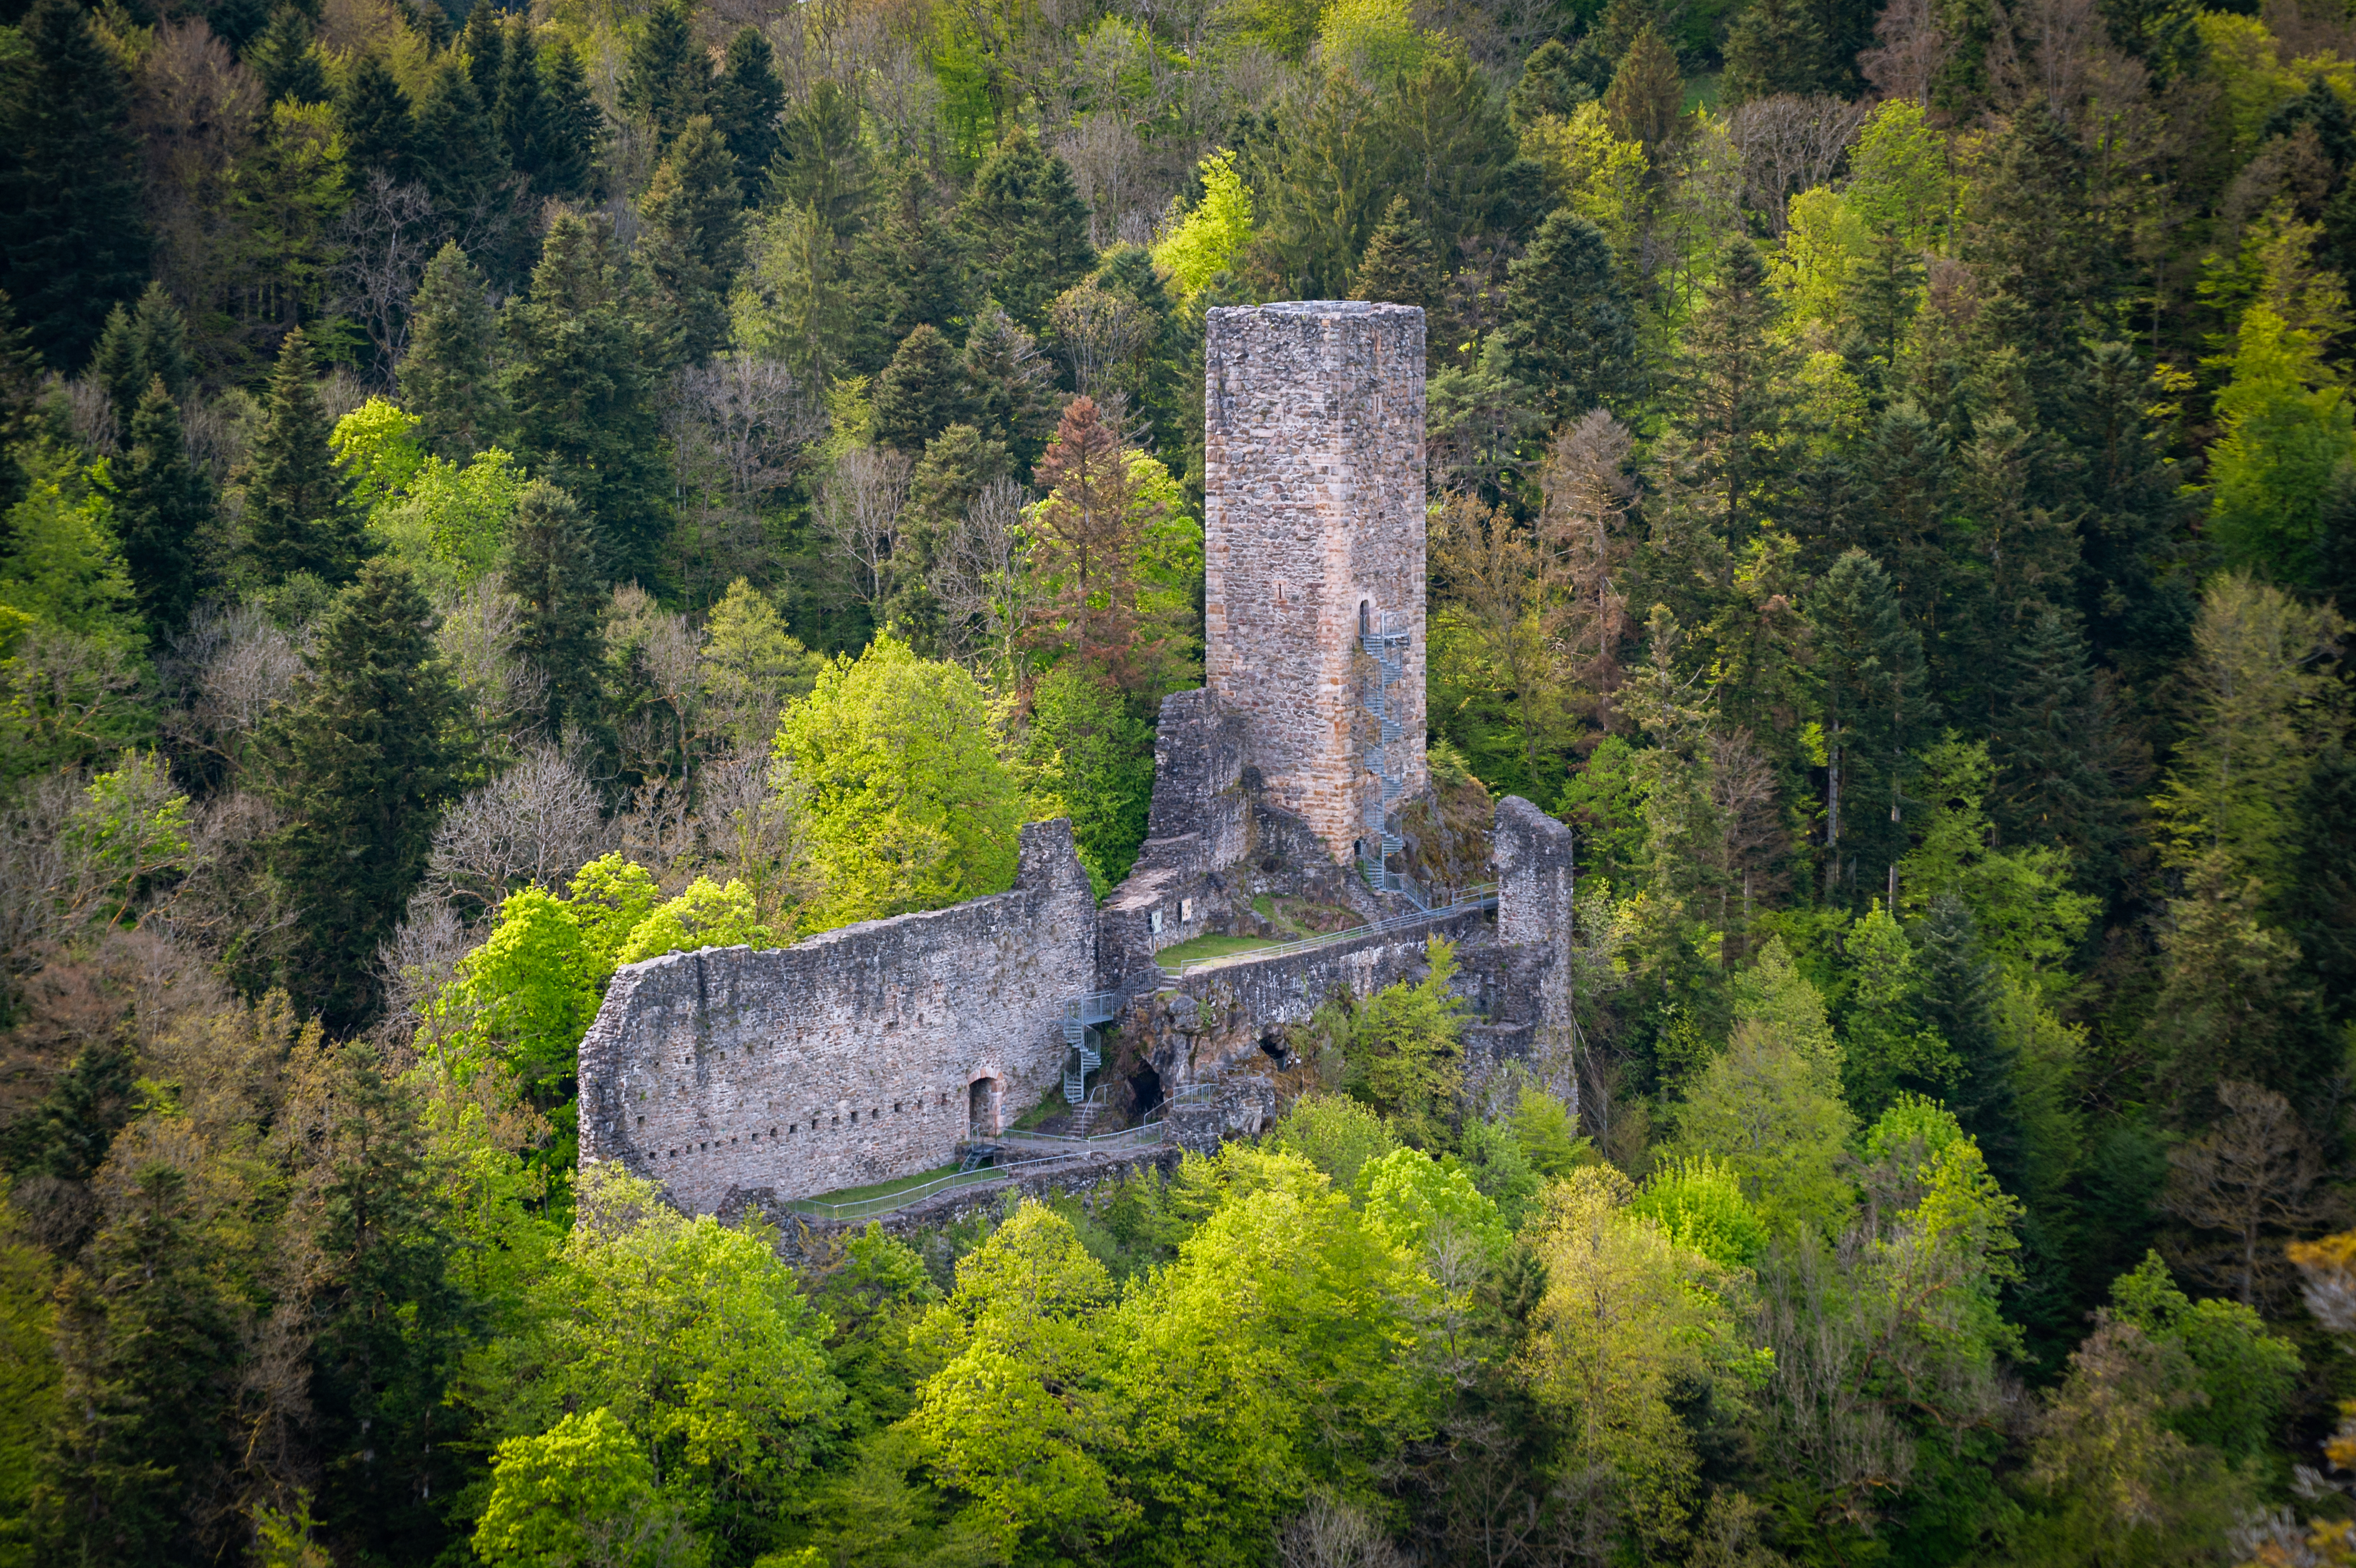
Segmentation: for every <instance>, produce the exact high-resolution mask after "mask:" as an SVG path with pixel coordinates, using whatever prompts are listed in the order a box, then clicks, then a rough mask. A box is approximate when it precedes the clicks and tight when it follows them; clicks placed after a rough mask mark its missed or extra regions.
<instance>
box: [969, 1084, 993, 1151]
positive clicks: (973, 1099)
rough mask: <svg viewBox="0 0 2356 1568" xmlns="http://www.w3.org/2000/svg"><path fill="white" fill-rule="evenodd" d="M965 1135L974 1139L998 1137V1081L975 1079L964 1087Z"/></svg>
mask: <svg viewBox="0 0 2356 1568" xmlns="http://www.w3.org/2000/svg"><path fill="white" fill-rule="evenodd" d="M965 1094H966V1134H967V1136H969V1137H974V1138H995V1137H997V1136H998V1080H997V1079H994V1078H977V1079H974V1080H973V1082H971V1083H970V1084H969V1085H967V1086H966V1091H965Z"/></svg>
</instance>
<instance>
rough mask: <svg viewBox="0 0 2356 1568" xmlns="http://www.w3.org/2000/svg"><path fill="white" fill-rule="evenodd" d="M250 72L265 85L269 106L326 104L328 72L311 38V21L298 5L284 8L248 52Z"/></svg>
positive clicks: (263, 98)
mask: <svg viewBox="0 0 2356 1568" xmlns="http://www.w3.org/2000/svg"><path fill="white" fill-rule="evenodd" d="M245 64H246V69H247V70H251V71H252V72H253V75H254V80H255V81H259V82H260V83H261V84H262V101H263V102H268V103H284V102H295V103H326V102H330V101H331V100H332V99H333V98H334V96H335V95H334V94H333V93H332V92H330V91H328V90H327V68H326V67H324V66H322V65H321V64H320V63H319V50H318V46H317V45H316V43H314V42H313V40H312V36H311V18H310V17H308V16H305V15H304V14H303V11H302V8H301V7H300V6H297V5H281V6H279V7H278V9H277V10H276V11H275V12H273V14H272V16H271V18H270V26H269V27H265V28H263V29H262V37H261V38H257V39H255V40H254V43H253V47H252V48H250V49H248V50H246V51H245Z"/></svg>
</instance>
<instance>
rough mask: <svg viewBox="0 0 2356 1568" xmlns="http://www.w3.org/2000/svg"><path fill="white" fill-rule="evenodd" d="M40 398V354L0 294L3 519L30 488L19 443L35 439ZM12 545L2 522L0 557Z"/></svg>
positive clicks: (0, 512)
mask: <svg viewBox="0 0 2356 1568" xmlns="http://www.w3.org/2000/svg"><path fill="white" fill-rule="evenodd" d="M40 396H41V356H40V351H39V350H38V349H35V348H34V347H33V345H32V342H31V340H30V338H29V336H28V335H27V332H26V331H25V329H24V328H22V327H19V326H18V325H16V307H15V305H14V302H12V301H11V300H10V299H9V298H8V296H7V295H6V294H5V293H0V519H5V517H6V516H7V512H8V509H9V508H10V507H13V506H15V505H16V503H17V502H18V501H20V500H23V499H25V495H26V492H27V489H28V488H29V486H28V481H27V478H26V474H25V469H24V466H23V465H22V464H20V463H19V462H17V460H16V451H17V447H18V445H19V444H20V443H22V442H25V441H28V440H30V439H32V436H33V433H34V429H35V424H36V422H37V420H38V418H39V416H40V401H39V400H40ZM13 542H14V541H13V539H12V538H11V535H10V532H9V529H8V526H7V524H6V522H5V521H0V554H5V553H6V552H7V551H8V549H9V548H10V547H11V545H12V543H13Z"/></svg>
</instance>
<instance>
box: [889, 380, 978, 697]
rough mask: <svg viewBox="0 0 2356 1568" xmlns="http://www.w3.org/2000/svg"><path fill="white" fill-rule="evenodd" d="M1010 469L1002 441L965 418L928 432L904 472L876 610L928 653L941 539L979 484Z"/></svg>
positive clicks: (936, 625) (933, 635) (936, 610)
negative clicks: (887, 575) (888, 570)
mask: <svg viewBox="0 0 2356 1568" xmlns="http://www.w3.org/2000/svg"><path fill="white" fill-rule="evenodd" d="M1009 472H1010V467H1009V465H1008V462H1007V457H1006V447H1005V446H1004V445H1003V444H1001V443H1000V442H996V441H988V440H984V439H983V438H982V435H981V433H980V431H977V430H976V429H974V427H973V426H972V425H970V424H952V425H950V426H948V428H947V429H945V430H943V431H942V432H941V433H940V434H939V435H936V436H935V437H933V439H932V442H931V444H930V445H928V446H926V448H925V455H924V456H923V458H922V459H921V460H920V461H919V462H918V463H917V464H916V471H915V472H914V473H913V474H912V475H911V476H910V477H909V480H908V503H907V505H906V506H905V507H903V508H902V509H901V510H900V517H899V523H898V527H897V531H896V532H894V536H893V540H892V580H891V587H890V588H889V590H888V591H887V592H886V593H885V595H884V596H883V601H882V603H881V604H879V605H878V606H877V607H876V611H875V616H876V619H877V620H878V621H880V622H882V623H883V624H885V625H888V626H891V627H893V628H895V629H896V630H897V631H898V632H899V633H900V634H901V635H902V636H904V637H905V638H906V639H908V642H909V645H910V646H911V647H913V648H915V649H916V650H917V651H918V652H920V653H924V654H926V657H928V658H929V657H932V656H933V653H932V650H933V649H934V647H935V645H936V643H937V639H938V638H939V636H940V629H941V628H940V622H941V607H940V601H939V600H938V599H937V597H936V596H935V595H934V593H933V590H932V586H931V581H930V579H931V578H932V575H933V572H934V567H935V565H936V564H937V562H938V561H939V559H940V554H941V548H942V545H943V544H944V543H945V542H947V541H948V538H949V537H950V535H951V534H953V533H954V532H956V530H957V529H958V525H959V524H960V523H961V522H962V521H963V520H964V518H965V514H966V509H967V508H969V507H970V506H971V505H972V504H973V502H974V499H975V498H976V497H978V496H980V494H981V492H982V489H983V488H984V487H985V486H987V485H988V484H989V483H990V482H991V480H993V479H1000V478H1006V477H1007V475H1008V473H1009Z"/></svg>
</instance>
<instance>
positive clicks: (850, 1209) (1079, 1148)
mask: <svg viewBox="0 0 2356 1568" xmlns="http://www.w3.org/2000/svg"><path fill="white" fill-rule="evenodd" d="M1167 1136H1168V1127H1167V1125H1166V1123H1165V1122H1162V1120H1160V1119H1159V1118H1157V1119H1155V1120H1153V1121H1150V1122H1143V1123H1141V1124H1140V1125H1138V1126H1135V1127H1124V1128H1122V1129H1121V1130H1120V1131H1119V1132H1117V1133H1098V1134H1097V1135H1096V1136H1095V1137H1092V1138H1074V1137H1067V1136H1058V1135H1057V1134H1055V1133H1001V1134H1000V1135H999V1136H998V1137H997V1138H995V1139H993V1140H992V1142H994V1143H996V1144H1000V1145H1001V1146H1006V1147H1012V1148H1017V1149H1026V1150H1027V1149H1045V1150H1049V1151H1051V1152H1050V1153H1046V1154H1042V1155H1033V1157H1032V1158H1029V1159H1023V1160H1002V1161H1000V1162H999V1163H998V1164H996V1165H980V1166H977V1167H976V1168H974V1169H972V1170H969V1171H956V1172H953V1173H951V1174H950V1175H948V1176H936V1177H934V1178H933V1179H932V1180H931V1181H928V1182H925V1183H923V1184H921V1185H919V1186H916V1187H903V1188H901V1189H900V1190H899V1191H897V1192H886V1193H879V1194H877V1195H876V1196H875V1197H859V1198H853V1199H851V1201H850V1202H848V1203H826V1202H822V1201H820V1200H819V1199H818V1198H814V1197H789V1198H787V1199H786V1200H785V1201H784V1202H783V1203H781V1204H780V1205H779V1206H778V1207H779V1208H783V1209H785V1211H786V1212H787V1213H788V1214H798V1215H800V1216H801V1217H802V1218H804V1219H829V1220H856V1219H881V1218H882V1217H883V1216H884V1215H886V1214H894V1213H897V1212H898V1211H899V1210H901V1209H903V1208H908V1207H909V1206H910V1205H912V1204H917V1203H922V1202H923V1201H924V1200H925V1199H926V1198H928V1197H939V1196H940V1195H941V1194H942V1193H945V1192H956V1191H958V1189H960V1188H963V1187H984V1186H987V1185H989V1184H990V1183H991V1182H994V1181H1003V1180H1005V1179H1007V1178H1009V1177H1011V1176H1023V1175H1027V1174H1029V1173H1031V1172H1033V1171H1039V1170H1044V1169H1045V1168H1047V1167H1048V1166H1051V1165H1066V1164H1069V1163H1070V1162H1071V1161H1073V1160H1076V1159H1081V1158H1084V1157H1086V1156H1087V1155H1098V1154H1110V1153H1114V1152H1116V1151H1118V1150H1121V1149H1136V1148H1151V1147H1152V1146H1153V1145H1155V1144H1160V1143H1162V1141H1163V1140H1164V1139H1165V1138H1166V1137H1167Z"/></svg>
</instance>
